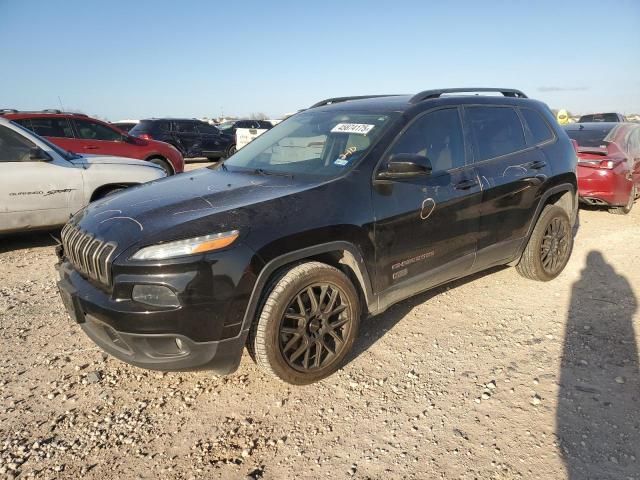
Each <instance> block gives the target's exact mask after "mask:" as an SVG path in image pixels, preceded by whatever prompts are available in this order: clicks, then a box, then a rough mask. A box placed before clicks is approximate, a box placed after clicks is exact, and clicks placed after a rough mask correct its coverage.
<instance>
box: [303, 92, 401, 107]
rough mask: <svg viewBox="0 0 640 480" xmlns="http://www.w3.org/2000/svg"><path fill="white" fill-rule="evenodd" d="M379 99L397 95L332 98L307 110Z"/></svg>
mask: <svg viewBox="0 0 640 480" xmlns="http://www.w3.org/2000/svg"><path fill="white" fill-rule="evenodd" d="M380 97H397V95H359V96H356V97H334V98H327V99H326V100H322V101H320V102H318V103H314V104H313V105H311V106H310V107H309V108H316V107H324V106H325V105H332V104H334V103H341V102H348V101H350V100H364V99H365V98H380Z"/></svg>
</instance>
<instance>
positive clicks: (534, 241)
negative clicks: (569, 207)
mask: <svg viewBox="0 0 640 480" xmlns="http://www.w3.org/2000/svg"><path fill="white" fill-rule="evenodd" d="M572 249H573V232H572V229H571V221H570V220H569V216H568V215H567V212H566V211H565V210H564V209H563V208H561V207H559V206H557V205H547V206H546V207H544V210H542V214H541V215H540V218H538V222H537V223H536V226H535V228H534V229H533V233H532V234H531V237H530V238H529V243H527V247H526V248H525V249H524V252H523V254H522V257H521V258H520V262H519V263H518V265H516V270H517V271H518V273H519V274H520V275H522V276H523V277H525V278H529V279H531V280H538V281H542V282H548V281H549V280H553V279H554V278H556V277H557V276H558V275H559V274H560V272H562V270H563V269H564V267H565V265H566V264H567V262H568V261H569V257H570V256H571V250H572Z"/></svg>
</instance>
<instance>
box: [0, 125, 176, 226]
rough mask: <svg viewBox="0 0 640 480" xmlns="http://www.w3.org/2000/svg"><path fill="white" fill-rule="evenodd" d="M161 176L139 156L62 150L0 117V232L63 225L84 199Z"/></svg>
mask: <svg viewBox="0 0 640 480" xmlns="http://www.w3.org/2000/svg"><path fill="white" fill-rule="evenodd" d="M164 176H165V172H164V170H163V169H162V168H160V167H157V166H155V165H154V164H151V163H149V162H144V161H141V160H134V159H131V158H122V157H111V156H89V155H87V156H82V155H78V154H75V153H72V152H67V151H65V150H63V149H61V148H60V147H57V146H56V145H54V144H52V143H50V142H49V141H47V140H45V139H44V138H42V137H39V136H38V135H36V134H34V133H33V132H31V131H29V130H27V129H25V128H23V127H22V126H20V125H18V124H16V123H13V122H11V121H9V120H6V119H4V118H0V234H4V233H11V232H17V231H23V230H34V229H43V228H53V227H57V226H60V225H63V224H65V223H66V222H67V220H69V217H70V216H71V215H73V214H74V213H76V212H77V211H78V210H80V209H81V208H82V207H84V206H85V205H87V204H88V203H89V202H92V201H94V200H97V199H99V198H103V197H105V196H107V195H110V194H112V193H115V192H117V191H119V190H122V189H124V188H127V187H129V186H132V185H137V184H140V183H145V182H149V181H152V180H158V179H160V178H163V177H164Z"/></svg>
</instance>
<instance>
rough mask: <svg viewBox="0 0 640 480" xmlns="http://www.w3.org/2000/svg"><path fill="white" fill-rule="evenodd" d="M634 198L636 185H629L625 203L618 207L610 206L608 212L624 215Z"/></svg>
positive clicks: (631, 206) (630, 207) (628, 210)
mask: <svg viewBox="0 0 640 480" xmlns="http://www.w3.org/2000/svg"><path fill="white" fill-rule="evenodd" d="M635 200H636V186H635V185H633V186H632V187H631V192H629V201H628V202H627V204H626V205H624V206H620V207H610V208H609V213H613V214H614V215H626V214H627V213H629V212H630V211H631V209H632V208H633V202H635Z"/></svg>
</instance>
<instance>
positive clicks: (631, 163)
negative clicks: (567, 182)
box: [564, 123, 640, 214]
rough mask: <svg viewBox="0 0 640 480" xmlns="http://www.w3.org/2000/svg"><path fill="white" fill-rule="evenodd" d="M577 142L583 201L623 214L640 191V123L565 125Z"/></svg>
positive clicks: (579, 188) (627, 211)
mask: <svg viewBox="0 0 640 480" xmlns="http://www.w3.org/2000/svg"><path fill="white" fill-rule="evenodd" d="M564 129H565V131H566V132H567V134H568V135H569V137H570V138H571V139H572V140H574V141H575V143H577V153H578V195H579V197H580V201H581V202H582V203H586V204H588V205H596V206H604V207H608V209H609V212H611V213H617V214H626V213H629V212H630V211H631V207H633V203H634V201H635V199H636V198H637V197H638V196H639V195H640V125H639V124H635V123H573V124H569V125H565V127H564Z"/></svg>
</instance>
